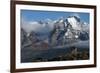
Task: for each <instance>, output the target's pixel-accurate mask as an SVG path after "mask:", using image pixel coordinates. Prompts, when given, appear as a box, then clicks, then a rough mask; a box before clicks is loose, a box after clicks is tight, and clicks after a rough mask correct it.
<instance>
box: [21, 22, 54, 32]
mask: <svg viewBox="0 0 100 73" xmlns="http://www.w3.org/2000/svg"><path fill="white" fill-rule="evenodd" d="M21 28H23V29H24V30H25V31H26V32H28V33H29V32H31V31H35V32H42V33H46V32H49V31H51V30H52V29H53V23H50V22H49V23H48V24H46V23H43V24H41V23H39V22H37V21H22V23H21Z"/></svg>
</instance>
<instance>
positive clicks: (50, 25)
mask: <svg viewBox="0 0 100 73" xmlns="http://www.w3.org/2000/svg"><path fill="white" fill-rule="evenodd" d="M30 26H31V27H30ZM30 28H31V29H30ZM80 41H82V42H85V41H89V24H88V23H86V22H83V21H82V20H81V19H80V18H79V17H77V16H69V17H66V18H64V17H61V18H59V19H57V20H54V21H53V20H50V19H47V20H43V21H35V22H31V23H30V24H26V25H23V24H22V26H21V47H22V48H24V47H27V46H32V47H33V48H34V47H35V48H48V47H55V46H66V45H70V44H75V43H77V42H80Z"/></svg>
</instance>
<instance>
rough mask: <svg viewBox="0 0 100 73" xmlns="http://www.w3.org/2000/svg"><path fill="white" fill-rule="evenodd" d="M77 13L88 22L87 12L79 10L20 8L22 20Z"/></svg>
mask: <svg viewBox="0 0 100 73" xmlns="http://www.w3.org/2000/svg"><path fill="white" fill-rule="evenodd" d="M74 14H75V15H78V16H79V17H80V19H81V20H82V21H84V22H86V23H88V24H89V20H90V19H89V13H82V12H81V13H79V12H61V11H59V12H58V11H39V10H21V19H22V20H24V21H27V22H28V21H29V22H31V21H40V20H42V21H43V20H46V19H51V20H57V19H59V18H61V17H64V18H65V17H68V16H70V15H74Z"/></svg>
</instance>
